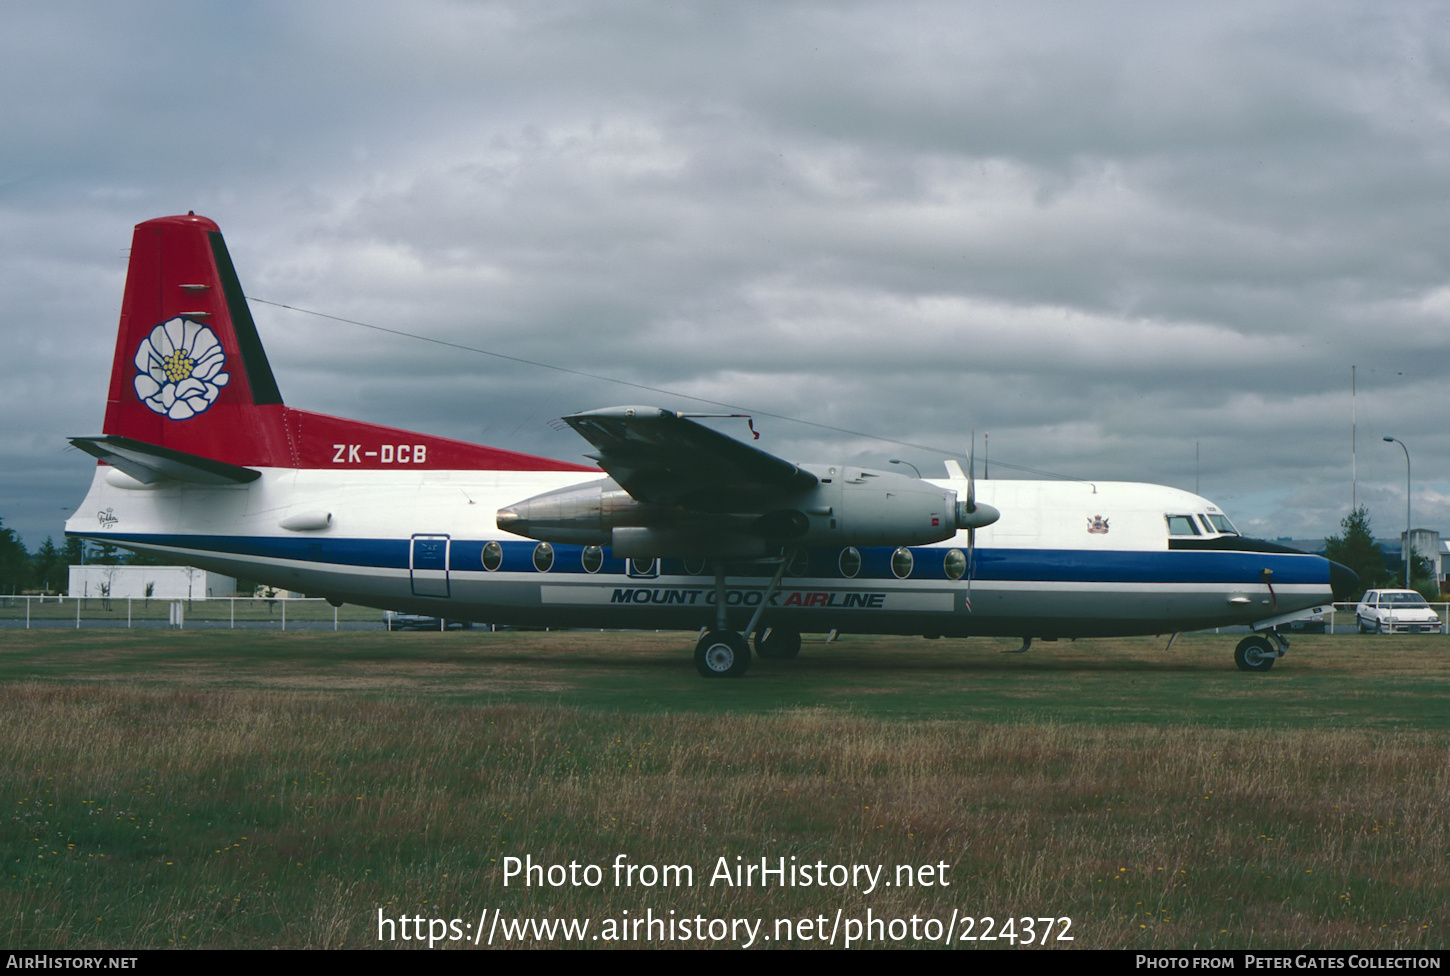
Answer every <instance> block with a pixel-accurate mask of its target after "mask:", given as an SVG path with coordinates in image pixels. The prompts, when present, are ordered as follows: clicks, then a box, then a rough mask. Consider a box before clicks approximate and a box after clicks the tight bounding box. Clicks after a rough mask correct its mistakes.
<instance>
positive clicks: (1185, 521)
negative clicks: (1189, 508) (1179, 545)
mask: <svg viewBox="0 0 1450 976" xmlns="http://www.w3.org/2000/svg"><path fill="white" fill-rule="evenodd" d="M1164 518H1166V519H1168V534H1169V535H1203V533H1202V532H1200V531H1198V524H1197V523H1196V522H1194V521H1193V516H1192V515H1166V516H1164Z"/></svg>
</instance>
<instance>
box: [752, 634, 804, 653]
mask: <svg viewBox="0 0 1450 976" xmlns="http://www.w3.org/2000/svg"><path fill="white" fill-rule="evenodd" d="M800 652H801V632H800V631H798V630H781V629H780V628H779V627H772V628H771V629H770V630H768V631H766V632H765V634H764V635H763V636H762V635H760V634H756V635H755V653H756V654H759V655H760V656H761V657H763V658H764V659H765V660H767V661H785V660H789V659H790V658H793V657H795V656H796V655H797V654H799V653H800Z"/></svg>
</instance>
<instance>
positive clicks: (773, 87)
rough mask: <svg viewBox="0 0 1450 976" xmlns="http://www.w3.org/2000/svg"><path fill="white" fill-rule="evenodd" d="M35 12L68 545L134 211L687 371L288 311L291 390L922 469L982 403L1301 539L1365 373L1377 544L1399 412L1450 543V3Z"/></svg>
mask: <svg viewBox="0 0 1450 976" xmlns="http://www.w3.org/2000/svg"><path fill="white" fill-rule="evenodd" d="M0 27H3V29H0V92H3V97H0V341H3V343H4V350H5V351H4V353H3V355H0V403H3V411H4V414H3V415H4V418H5V421H6V423H5V424H4V425H3V427H0V518H3V519H4V522H5V524H6V525H7V526H10V527H13V528H16V529H17V530H18V531H20V533H21V534H22V536H23V538H24V540H25V542H26V544H27V545H29V546H30V547H31V548H32V549H33V548H35V546H37V545H38V544H39V543H40V542H41V541H43V539H44V538H45V536H46V535H54V536H56V538H57V540H58V539H59V537H60V533H61V531H62V528H61V523H62V521H63V519H64V518H65V516H66V515H67V514H68V513H69V511H70V510H71V507H73V506H74V505H76V504H77V503H79V501H80V500H81V498H82V495H83V493H84V491H85V487H86V485H87V483H88V482H89V477H90V474H89V472H90V470H91V467H92V462H91V460H90V459H89V458H88V457H86V456H85V455H83V454H81V453H80V452H78V451H76V450H75V449H73V448H70V447H69V446H68V445H67V444H66V442H65V437H66V436H67V435H75V434H93V433H99V431H100V426H101V416H102V411H103V406H104V398H105V389H106V382H107V373H108V370H109V365H110V357H111V353H112V350H113V344H114V341H115V327H116V316H117V312H118V310H119V306H120V301H121V289H122V283H123V281H124V276H125V256H126V251H127V249H128V247H129V245H130V238H131V228H132V226H133V225H135V224H136V223H138V222H140V221H142V220H145V219H147V218H150V217H155V216H160V215H163V214H170V213H184V212H185V211H187V210H195V211H196V212H197V213H200V214H205V215H207V216H209V217H211V218H213V219H214V220H216V221H217V222H218V223H219V224H220V225H221V227H222V230H223V232H224V233H225V234H226V236H227V242H228V245H229V246H230V249H231V252H232V256H233V258H234V260H235V262H236V265H237V268H238V272H239V274H240V275H241V278H242V283H243V287H244V288H245V289H246V291H247V292H248V294H249V296H251V297H253V298H254V299H265V300H267V301H269V302H275V303H282V304H286V305H292V306H298V307H302V308H306V309H314V310H317V311H321V312H325V313H328V314H330V315H333V316H340V317H343V318H349V319H356V320H359V321H362V322H366V323H370V324H374V325H378V326H383V327H385V328H389V329H396V330H402V331H406V332H410V333H415V334H418V335H422V336H427V337H432V338H437V339H443V340H447V341H450V342H456V343H461V344H465V345H468V346H472V347H476V348H478V349H482V350H488V351H491V352H496V353H500V354H503V355H505V356H512V357H519V358H523V359H528V360H536V361H539V362H543V363H549V364H553V365H556V366H559V367H564V368H566V369H571V370H579V371H586V372H589V373H594V374H599V375H601V376H606V377H612V378H616V379H618V380H621V381H626V382H631V383H638V384H643V385H646V386H649V387H655V388H659V389H661V390H667V391H671V393H670V394H666V393H657V392H646V391H642V390H639V389H635V388H631V387H629V386H624V385H620V384H618V383H611V382H607V381H604V380H596V379H588V378H583V377H580V376H578V375H575V374H571V373H567V372H561V371H558V370H551V369H547V368H541V367H533V366H524V365H520V364H519V363H517V362H511V361H509V360H505V359H500V358H496V357H490V356H487V355H483V354H464V353H460V352H459V351H457V350H456V349H448V348H443V347H439V346H437V345H430V344H428V343H426V342H422V341H418V340H415V339H407V338H400V337H397V336H391V335H387V334H383V333H379V332H374V331H368V330H365V329H362V328H359V327H357V326H353V325H346V324H342V323H339V322H336V321H331V320H328V319H324V318H320V317H317V316H312V315H306V314H300V313H297V312H292V311H285V310H281V309H277V308H275V307H272V306H268V305H254V314H255V315H256V317H257V320H258V326H259V328H260V330H261V332H262V338H263V341H264V343H265V344H266V346H267V349H268V353H269V355H270V357H271V360H272V364H273V368H274V370H275V371H276V373H277V378H278V383H279V385H280V387H281V390H282V394H283V396H284V398H285V399H286V400H287V401H288V402H289V403H291V404H292V405H294V406H297V407H302V408H305V409H310V410H317V411H321V412H324V413H334V414H339V415H343V416H351V417H357V418H359V419H364V420H370V421H374V422H378V423H385V424H389V425H393V426H399V427H405V428H409V429H416V430H424V431H428V432H431V433H435V434H441V435H445V436H452V437H458V438H463V439H467V440H472V441H480V442H484V443H489V444H493V445H496V446H500V447H506V448H511V449H514V450H522V451H530V452H534V453H540V454H547V455H550V456H553V457H561V458H570V459H578V457H579V455H580V454H581V452H582V450H584V449H585V448H586V446H587V445H585V444H584V442H583V441H582V440H579V439H578V438H577V437H576V436H575V435H574V434H572V433H571V432H569V431H567V430H566V431H556V430H554V429H552V428H551V427H550V426H549V423H548V422H549V421H550V420H551V419H553V418H555V417H558V416H560V415H561V414H564V413H568V412H571V411H575V410H581V409H588V408H592V407H598V406H606V405H611V404H617V403H641V402H642V403H656V404H659V405H661V406H668V407H673V408H679V409H695V410H699V409H709V408H708V407H706V406H703V405H701V404H700V403H698V402H695V401H691V400H689V399H687V397H698V398H703V399H706V400H713V401H721V402H725V403H730V404H734V405H737V406H739V407H742V408H745V409H748V410H753V411H757V417H758V418H759V419H758V421H757V427H758V428H759V429H760V430H761V431H762V432H763V436H762V439H761V441H760V442H759V443H760V446H762V447H764V448H766V449H767V450H771V451H773V452H775V453H779V454H782V455H784V456H787V457H791V458H795V459H800V460H822V461H824V460H848V459H849V460H855V461H859V462H863V463H867V464H873V465H877V466H883V465H884V464H885V462H886V460H887V459H888V458H906V459H907V460H910V461H912V462H914V463H916V464H917V465H918V466H920V467H921V468H922V471H923V473H924V474H939V473H941V472H942V467H941V458H942V455H941V454H939V453H934V452H932V451H930V450H922V449H919V448H915V447H908V446H903V445H902V443H900V442H907V443H910V444H916V445H928V446H931V447H939V448H942V449H946V450H957V451H964V450H965V449H966V445H967V443H968V440H969V438H970V430H971V428H972V427H973V426H975V428H976V431H977V434H978V443H979V448H978V452H979V457H980V453H981V450H982V448H981V447H980V444H981V442H982V441H981V437H982V435H983V434H984V433H986V434H989V435H990V445H991V446H990V459H991V465H992V470H991V474H992V476H993V477H1003V476H1008V475H1009V474H1010V473H1011V471H1010V469H1009V468H1007V467H1005V466H1004V465H1007V464H1015V465H1021V466H1025V467H1029V468H1034V469H1040V470H1046V471H1051V472H1057V473H1061V474H1064V475H1069V476H1073V477H1079V478H1091V479H1102V480H1110V479H1118V480H1131V481H1152V482H1159V483H1164V484H1171V485H1176V486H1179V487H1183V488H1188V489H1193V488H1194V487H1195V484H1196V485H1198V486H1199V489H1200V491H1201V493H1202V494H1204V495H1206V496H1208V497H1209V498H1211V499H1213V500H1215V501H1216V502H1218V503H1219V504H1220V505H1221V506H1223V507H1224V508H1225V509H1226V510H1227V511H1228V512H1229V514H1230V516H1231V517H1234V518H1235V519H1236V520H1237V521H1238V522H1239V524H1240V527H1241V528H1245V529H1247V530H1249V531H1252V532H1254V533H1256V534H1261V535H1267V536H1269V537H1271V538H1272V537H1277V536H1294V537H1308V536H1315V535H1324V534H1326V533H1329V532H1332V531H1335V530H1336V529H1337V527H1338V523H1339V520H1340V518H1341V517H1343V516H1344V515H1345V514H1346V512H1347V511H1348V510H1349V506H1350V497H1351V487H1350V480H1351V453H1350V423H1351V416H1352V408H1353V409H1354V410H1355V411H1357V415H1358V430H1359V437H1358V448H1359V450H1358V464H1357V468H1358V478H1359V483H1358V498H1359V500H1360V501H1361V502H1362V503H1364V504H1367V505H1368V506H1369V508H1370V512H1371V516H1372V518H1373V520H1374V526H1375V529H1376V531H1377V534H1379V535H1382V536H1393V535H1396V534H1398V531H1399V529H1400V528H1401V527H1402V524H1403V518H1404V501H1405V497H1404V486H1405V459H1404V455H1403V454H1402V453H1401V451H1400V449H1399V447H1398V446H1397V445H1393V444H1385V443H1384V442H1383V441H1382V440H1381V437H1383V436H1384V435H1386V434H1392V435H1394V436H1397V437H1400V438H1402V439H1403V440H1404V441H1405V442H1406V443H1407V444H1408V445H1409V450H1410V451H1411V452H1412V457H1413V462H1414V475H1415V478H1414V488H1415V491H1414V498H1413V501H1414V507H1415V522H1416V524H1417V525H1419V524H1423V525H1426V526H1429V527H1432V528H1438V529H1440V530H1441V531H1445V532H1447V534H1450V460H1447V448H1450V432H1447V424H1446V418H1447V416H1450V375H1447V374H1450V356H1447V352H1450V328H1447V325H1450V9H1447V8H1446V7H1445V6H1444V5H1443V4H1432V3H1415V2H1409V0H1406V2H1397V3H1394V4H1382V3H1369V2H1364V3H1332V2H1324V0H1314V2H1306V3H1265V2H1262V0H1255V2H1248V3H1241V4H1235V3H1226V2H1225V3H1213V4H1200V5H1187V4H1163V3H1148V2H1144V3H1124V4H1113V3H1093V4H1081V3H1044V4H1034V3H1012V4H998V3H985V2H984V3H970V2H944V3H932V2H924V3H906V2H893V3H889V4H888V3H850V2H832V3H811V2H800V3H791V2H780V0H772V2H760V3H753V2H743V0H736V2H730V3H723V2H719V3H715V2H708V3H707V2H701V3H695V4H688V3H663V2H654V3H644V2H639V3H635V2H627V0H619V2H580V3H568V2H558V3H549V2H537V0H529V2H518V3H509V2H497V3H491V2H428V0H414V2H410V3H408V4H398V3H375V4H368V3H361V2H354V0H349V2H345V3H341V2H340V3H305V2H303V3H299V2H295V0H288V2H277V3H266V2H256V3H247V4H195V3H184V2H176V3H148V2H130V3H126V4H114V3H102V2H95V3H67V2H54V0H49V2H45V3H23V2H20V3H8V4H6V5H5V6H4V7H3V8H0ZM1351 366H1354V367H1357V369H1356V376H1357V386H1358V396H1357V398H1355V400H1354V402H1353V404H1352V402H1351V396H1350V379H1351ZM671 394H674V395H671ZM767 414H774V415H778V416H779V417H782V418H791V419H789V420H787V419H776V417H771V416H766V415H767ZM813 425H814V426H813ZM830 428H837V429H834V430H833V429H830ZM724 429H727V430H731V431H732V432H735V433H739V434H744V433H745V432H744V431H743V429H737V428H731V427H726V428H724ZM852 432H854V433H852ZM866 435H874V436H876V437H880V438H884V439H885V440H873V439H871V437H869V436H866ZM893 442H896V443H893Z"/></svg>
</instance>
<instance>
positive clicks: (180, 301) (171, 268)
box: [104, 214, 594, 471]
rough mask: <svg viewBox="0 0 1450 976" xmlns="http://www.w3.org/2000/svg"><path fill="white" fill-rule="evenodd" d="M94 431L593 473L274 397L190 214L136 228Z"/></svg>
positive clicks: (219, 263)
mask: <svg viewBox="0 0 1450 976" xmlns="http://www.w3.org/2000/svg"><path fill="white" fill-rule="evenodd" d="M104 431H105V433H106V434H108V435H116V436H120V437H127V438H131V439H132V440H137V441H142V442H144V443H146V444H153V445H157V446H159V447H163V448H168V449H170V450H173V451H179V452H182V453H183V454H187V455H192V456H197V457H202V458H210V459H212V460H216V461H223V462H226V463H228V464H233V465H243V466H250V467H290V468H332V469H347V468H368V469H390V468H397V467H400V466H405V467H407V468H409V469H412V470H419V469H429V468H450V469H474V470H478V469H512V470H534V471H539V470H552V471H592V470H594V469H593V468H587V467H584V466H582V465H578V464H570V463H567V462H563V461H554V460H551V459H549V458H540V457H533V456H531V455H528V454H517V453H514V452H512V451H500V450H496V449H493V448H487V447H479V446H477V445H473V444H466V443H463V442H461V441H453V440H448V439H446V438H442V437H432V436H430V435H427V434H414V433H410V432H407V431H400V430H394V429H392V428H389V427H379V426H376V425H374V424H365V423H361V422H359V421H355V420H342V419H339V418H337V417H328V416H325V415H323V414H315V413H307V412H305V411H301V410H292V409H290V408H288V407H285V406H283V405H282V395H281V394H280V393H279V392H278V391H277V381H276V380H275V379H274V378H273V376H272V367H271V366H270V365H269V364H268V363H267V354H266V353H265V352H263V350H262V341H261V339H260V338H259V337H258V336H257V327H256V326H255V325H254V324H253V322H252V315H251V312H250V311H249V310H248V308H247V300H246V298H245V296H243V294H242V286H241V284H240V283H239V282H238V281H237V274H236V271H235V270H234V269H233V268H232V259H231V256H230V255H229V254H228V253H227V246H226V244H225V242H223V240H222V235H221V231H220V230H218V229H217V225H216V224H214V223H213V222H212V221H210V220H208V219H207V218H205V217H198V216H196V215H195V214H187V215H186V216H184V217H158V218H157V219H155V220H148V221H146V222H145V223H144V224H138V225H137V226H136V234H135V237H134V238H132V241H131V264H130V268H129V270H128V271H127V274H126V297H125V299H124V300H123V301H122V304H121V329H120V333H119V334H118V336H117V338H116V357H115V359H114V361H113V363H112V366H111V392H110V396H109V398H108V400H107V403H106V423H105V428H104Z"/></svg>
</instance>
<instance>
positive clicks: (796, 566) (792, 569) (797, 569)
mask: <svg viewBox="0 0 1450 976" xmlns="http://www.w3.org/2000/svg"><path fill="white" fill-rule="evenodd" d="M810 568H811V555H810V553H808V552H806V551H805V550H804V549H800V550H797V552H796V554H795V555H794V556H791V557H790V565H789V566H788V567H786V572H787V573H790V574H791V575H792V576H804V575H805V574H806V573H808V572H809V571H810Z"/></svg>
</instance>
